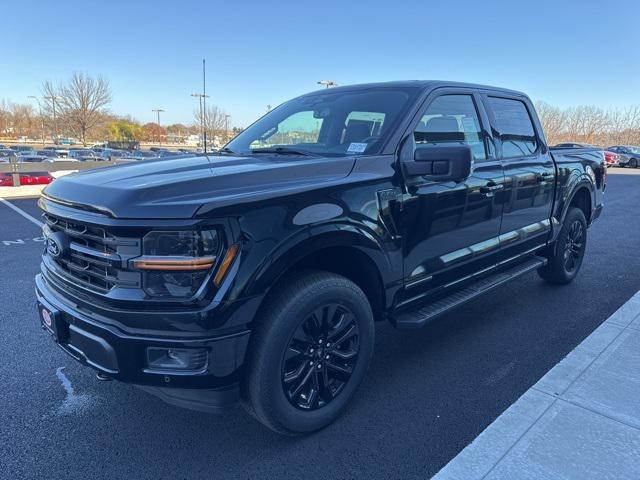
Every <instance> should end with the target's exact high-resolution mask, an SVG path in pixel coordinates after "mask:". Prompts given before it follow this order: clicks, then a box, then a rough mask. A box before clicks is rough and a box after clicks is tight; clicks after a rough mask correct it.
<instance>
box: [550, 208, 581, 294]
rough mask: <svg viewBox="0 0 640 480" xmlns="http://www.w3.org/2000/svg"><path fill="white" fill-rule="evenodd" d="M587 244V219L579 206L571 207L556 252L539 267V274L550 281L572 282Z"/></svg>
mask: <svg viewBox="0 0 640 480" xmlns="http://www.w3.org/2000/svg"><path fill="white" fill-rule="evenodd" d="M586 246H587V220H586V218H585V216H584V213H583V212H582V210H580V209H579V208H575V207H571V208H569V211H568V212H567V215H566V217H565V219H564V223H563V225H562V228H561V229H560V233H559V234H558V238H557V239H556V242H555V253H554V255H553V256H552V257H549V261H548V263H547V264H546V265H545V266H544V267H541V268H539V269H538V275H540V277H542V278H543V279H544V280H545V281H547V282H549V283H555V284H558V285H564V284H567V283H569V282H571V281H572V280H573V279H574V278H575V277H576V275H577V274H578V272H579V271H580V267H581V266H582V260H583V258H584V252H585V249H586Z"/></svg>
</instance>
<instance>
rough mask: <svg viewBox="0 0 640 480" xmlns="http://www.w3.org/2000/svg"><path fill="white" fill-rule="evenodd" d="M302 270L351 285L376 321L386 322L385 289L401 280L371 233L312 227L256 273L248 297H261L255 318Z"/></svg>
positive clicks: (350, 227)
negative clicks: (358, 290) (332, 276)
mask: <svg viewBox="0 0 640 480" xmlns="http://www.w3.org/2000/svg"><path fill="white" fill-rule="evenodd" d="M305 269H306V270H319V271H327V272H332V273H336V274H339V275H342V276H344V277H346V278H348V279H350V280H351V281H353V282H354V283H355V284H356V285H358V286H359V287H360V288H361V289H362V290H363V292H364V293H365V295H366V296H367V298H368V299H369V303H370V305H371V308H372V310H373V312H374V317H375V319H376V320H381V319H383V318H385V311H386V308H387V306H388V305H389V304H390V301H391V293H390V292H389V291H388V290H389V289H388V288H387V285H388V284H390V283H392V282H393V281H394V280H401V278H402V270H401V269H400V270H399V271H398V268H397V267H394V264H393V262H392V261H391V259H390V257H389V254H388V252H387V251H386V250H385V248H384V246H383V245H382V243H381V241H380V240H379V239H378V238H377V237H375V236H374V235H372V234H371V232H367V231H365V230H363V229H362V228H359V227H358V226H354V225H339V226H338V225H335V224H334V225H323V226H317V227H315V228H314V227H311V228H309V229H307V230H306V231H305V232H304V233H303V234H301V235H298V236H297V238H295V239H289V240H288V241H287V242H286V245H281V246H280V247H278V248H276V249H275V250H274V251H273V254H272V255H270V256H269V258H268V259H265V261H264V262H263V264H262V265H261V266H260V268H258V269H257V270H256V273H255V275H254V278H253V280H252V281H251V282H250V285H249V286H248V289H247V294H248V295H254V294H262V295H263V299H262V301H261V302H260V306H259V307H258V315H259V314H260V311H261V310H262V308H263V307H264V305H265V304H266V302H268V301H269V299H270V297H271V295H272V294H273V293H274V292H277V291H278V289H279V286H280V285H282V284H283V283H284V282H286V281H287V278H288V277H289V276H291V275H292V274H295V273H296V272H299V271H301V270H305Z"/></svg>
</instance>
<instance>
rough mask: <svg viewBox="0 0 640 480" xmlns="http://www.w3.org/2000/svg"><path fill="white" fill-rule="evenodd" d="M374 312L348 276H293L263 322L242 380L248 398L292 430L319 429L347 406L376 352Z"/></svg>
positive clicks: (258, 411) (257, 410) (269, 420)
mask: <svg viewBox="0 0 640 480" xmlns="http://www.w3.org/2000/svg"><path fill="white" fill-rule="evenodd" d="M373 340H374V324H373V314H372V312H371V307H370V305H369V302H368V300H367V297H366V296H365V294H364V293H363V292H362V290H361V289H360V288H359V287H358V286H357V285H356V284H355V283H353V282H352V281H350V280H349V279H347V278H345V277H342V276H340V275H336V274H333V273H327V272H315V271H311V272H302V273H299V274H297V275H294V276H293V277H291V278H290V279H289V281H288V282H287V283H286V286H285V287H284V288H283V289H282V291H280V292H277V294H276V295H275V297H273V298H271V299H270V300H268V304H267V305H266V307H265V309H264V310H263V315H262V316H261V318H260V319H258V321H257V325H256V326H255V328H254V330H253V332H252V334H251V341H250V345H249V350H248V352H249V353H248V358H247V364H246V368H247V370H246V374H245V377H244V378H243V381H242V386H241V393H242V402H243V404H244V406H245V408H246V409H247V411H248V412H249V413H250V414H252V415H253V416H254V417H255V418H256V419H257V420H258V421H259V422H261V423H262V424H264V425H265V426H267V427H268V428H270V429H271V430H274V431H275V432H278V433H282V434H285V435H296V434H301V433H307V432H312V431H314V430H318V429H320V428H323V427H325V426H326V425H328V424H330V423H331V422H333V421H334V420H335V419H336V418H338V417H339V416H340V415H341V414H342V413H343V412H344V411H345V410H346V408H347V405H348V404H349V401H350V400H351V398H352V397H353V395H354V393H355V391H356V389H357V387H358V385H359V384H360V382H361V381H362V379H363V377H364V375H365V372H366V370H367V367H368V366H369V361H370V359H371V355H372V353H373Z"/></svg>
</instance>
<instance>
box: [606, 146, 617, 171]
mask: <svg viewBox="0 0 640 480" xmlns="http://www.w3.org/2000/svg"><path fill="white" fill-rule="evenodd" d="M604 162H605V163H606V164H607V167H618V166H620V155H618V154H617V153H615V152H610V151H608V150H605V151H604Z"/></svg>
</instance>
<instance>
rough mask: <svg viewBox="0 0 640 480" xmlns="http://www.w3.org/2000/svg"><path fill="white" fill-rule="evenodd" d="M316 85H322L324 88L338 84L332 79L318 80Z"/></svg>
mask: <svg viewBox="0 0 640 480" xmlns="http://www.w3.org/2000/svg"><path fill="white" fill-rule="evenodd" d="M318 85H324V87H325V88H331V87H337V86H338V84H337V83H336V82H334V81H333V80H320V81H319V82H318Z"/></svg>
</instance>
